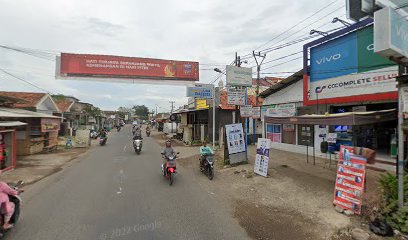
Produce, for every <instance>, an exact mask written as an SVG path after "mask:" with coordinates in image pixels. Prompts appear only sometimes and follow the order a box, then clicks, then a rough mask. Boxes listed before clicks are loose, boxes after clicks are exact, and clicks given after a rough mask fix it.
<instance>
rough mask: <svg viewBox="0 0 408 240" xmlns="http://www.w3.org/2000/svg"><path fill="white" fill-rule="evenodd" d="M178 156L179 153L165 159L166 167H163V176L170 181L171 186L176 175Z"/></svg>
mask: <svg viewBox="0 0 408 240" xmlns="http://www.w3.org/2000/svg"><path fill="white" fill-rule="evenodd" d="M178 154H180V153H179V152H178V153H177V154H174V155H170V156H167V157H165V158H166V163H165V166H163V165H162V166H161V170H162V174H163V176H164V177H165V178H167V179H168V180H169V184H170V186H171V185H172V184H173V180H174V174H176V158H177V155H178Z"/></svg>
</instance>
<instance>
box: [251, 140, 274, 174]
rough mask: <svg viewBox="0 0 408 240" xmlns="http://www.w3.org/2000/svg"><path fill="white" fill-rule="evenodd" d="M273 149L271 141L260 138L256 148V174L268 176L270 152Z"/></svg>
mask: <svg viewBox="0 0 408 240" xmlns="http://www.w3.org/2000/svg"><path fill="white" fill-rule="evenodd" d="M270 148H271V140H269V139H267V138H258V145H257V147H256V158H255V166H254V173H256V174H259V175H261V176H264V177H266V176H267V175H268V164H269V150H270Z"/></svg>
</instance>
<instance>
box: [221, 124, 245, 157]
mask: <svg viewBox="0 0 408 240" xmlns="http://www.w3.org/2000/svg"><path fill="white" fill-rule="evenodd" d="M225 133H226V136H227V142H228V153H229V154H234V153H240V152H245V139H244V131H243V129H242V123H237V124H229V125H225Z"/></svg>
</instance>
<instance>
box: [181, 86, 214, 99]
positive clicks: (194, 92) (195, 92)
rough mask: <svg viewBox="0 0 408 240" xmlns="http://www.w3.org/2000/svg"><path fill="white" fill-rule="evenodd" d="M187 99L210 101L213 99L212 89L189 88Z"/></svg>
mask: <svg viewBox="0 0 408 240" xmlns="http://www.w3.org/2000/svg"><path fill="white" fill-rule="evenodd" d="M187 97H194V98H201V99H204V98H205V99H208V98H212V97H213V95H212V88H208V87H187Z"/></svg>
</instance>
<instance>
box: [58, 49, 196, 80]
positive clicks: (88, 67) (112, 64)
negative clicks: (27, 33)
mask: <svg viewBox="0 0 408 240" xmlns="http://www.w3.org/2000/svg"><path fill="white" fill-rule="evenodd" d="M58 70H59V74H60V75H61V76H63V77H69V76H74V77H88V78H89V77H91V78H92V77H94V78H125V79H126V78H129V79H150V80H183V81H198V80H199V77H198V74H199V68H198V62H189V61H174V60H163V59H152V58H136V57H121V56H110V55H93V54H71V53H61V60H60V68H59V69H57V71H58Z"/></svg>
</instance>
